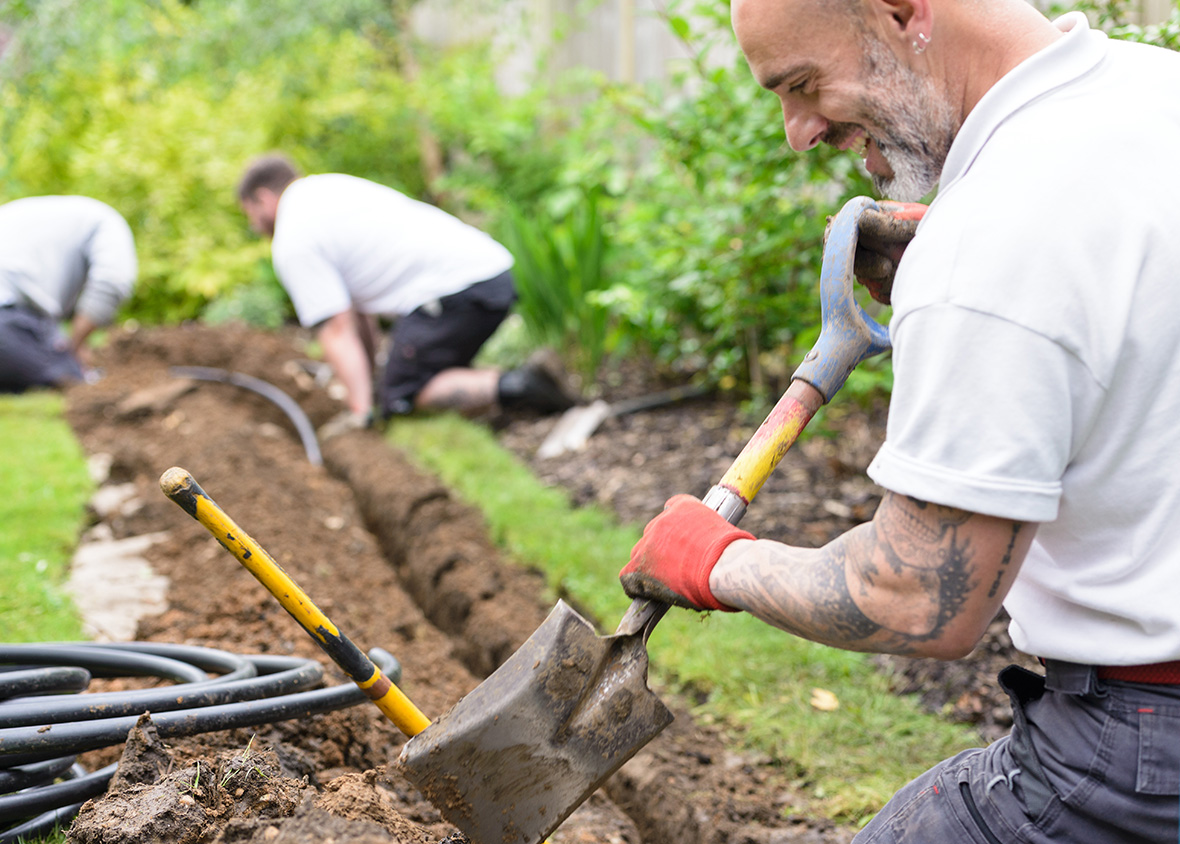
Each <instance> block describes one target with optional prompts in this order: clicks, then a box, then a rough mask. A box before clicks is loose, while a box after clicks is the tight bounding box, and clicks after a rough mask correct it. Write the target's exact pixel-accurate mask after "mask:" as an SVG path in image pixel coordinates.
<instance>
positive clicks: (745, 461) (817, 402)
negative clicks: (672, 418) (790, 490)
mask: <svg viewBox="0 0 1180 844" xmlns="http://www.w3.org/2000/svg"><path fill="white" fill-rule="evenodd" d="M823 401H824V400H823V396H822V395H821V394H820V393H819V392H818V391H817V390H816V389H815V388H814V387H812V386H811V385H810V384H807V383H806V382H804V381H792V382H791V385H790V387H788V388H787V391H786V392H785V393H783V396H782V398H780V399H779V401H778V404H776V405H775V406H774V410H772V411H771V412H770V415H769V416H767V417H766V421H765V422H763V423H762V425H761V426H760V427H759V428H758V430H757V431H755V432H754V436H752V437H751V438H750V441H749V442H747V443H746V447H745V448H743V449H742V452H741V454H739V455H738V456H737V459H736V460H734V461H733V463H732V464H731V465H730V467H729V470H728V471H727V472H726V473H725V475H724V476H723V477H722V478H721V482H720V484H718V485H719V486H722V487H725V488H726V489H729V490H730V491H732V492H734V493H736V494H737V495H738V496H740V497H741V499H742V502H743V503H745V504H749V503H750V502H751V501H752V500H753V498H754V496H755V495H757V494H758V490H760V489H762V485H763V484H764V483H766V480H767V478H769V477H770V475H771V474H772V473H773V472H774V469H775V467H776V466H778V464H779V461H780V460H782V459H783V457H784V456H785V455H786V453H787V451H788V450H789V449H790V448H791V446H792V445H794V444H795V440H797V439H798V438H799V434H800V433H802V431H803V429H804V428H805V427H807V423H808V422H810V421H811V417H812V416H814V415H815V412H816V411H817V410H818V409H819V408H820V406H821V405H822V404H823Z"/></svg>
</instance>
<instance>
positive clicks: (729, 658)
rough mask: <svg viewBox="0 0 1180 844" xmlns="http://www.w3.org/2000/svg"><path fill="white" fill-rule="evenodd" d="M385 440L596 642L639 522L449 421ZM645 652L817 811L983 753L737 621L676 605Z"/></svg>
mask: <svg viewBox="0 0 1180 844" xmlns="http://www.w3.org/2000/svg"><path fill="white" fill-rule="evenodd" d="M388 437H389V438H390V440H391V441H392V442H393V443H395V444H396V445H398V446H401V447H402V448H404V450H405V451H406V452H407V453H408V454H409V455H412V458H413V459H415V460H416V461H418V462H419V463H420V465H422V466H423V467H424V468H426V469H429V470H430V471H433V472H435V473H436V474H438V475H439V476H440V477H441V478H442V479H443V481H444V482H446V483H447V484H448V486H450V487H451V488H452V489H454V490H456V491H457V492H458V493H459V494H460V495H461V496H463V497H464V498H465V499H467V500H468V501H469V502H470V503H472V504H474V505H476V506H477V507H479V508H480V509H481V510H483V511H484V513H485V514H486V517H487V520H488V523H489V525H490V527H491V531H492V535H493V537H494V539H495V540H496V542H497V543H498V544H499V545H500V546H501V547H502V548H503V549H504V550H505V552H506V553H507V554H508V555H509V557H510V558H512V559H514V560H516V561H518V562H520V563H522V564H525V565H530V566H534V567H536V568H538V569H540V570H542V571H544V572H545V574H546V576H547V578H548V582H549V584H550V586H551V588H552V589H553V597H554V598H556V597H557V596H559V595H560V596H562V597H568V598H569V599H570V600H571V602H572V603H574V604H576V605H577V606H578V607H580V608H584V609H585V610H587V611H589V612H590V613H592V614H593V615H594V616H595V617H596V618H597V619H598V621H599V623H600V628H602V629H600V632H601V633H609V632H613V628H614V624H615V623H616V622H617V621H618V619H619V618H621V616H622V614H623V612H624V611H625V610H626V608H627V605H628V604H629V599H628V598H627V597H626V595H624V594H623V591H622V588H621V587H620V586H619V583H618V571H619V569H620V568H621V567H622V566H623V565H624V564H625V563H626V561H627V559H628V558H629V556H630V550H631V546H632V545H634V543H635V542H636V540H637V539H638V538H639V535H640V533H641V530H642V526H641V525H633V524H632V525H628V524H619V523H618V522H617V520H616V519H615V518H614V517H613V514H608V513H607V512H606V511H604V510H601V509H599V508H596V507H585V508H578V509H573V508H571V507H570V505H569V502H568V498H567V497H566V495H565V494H564V492H563V491H561V490H557V489H553V488H547V487H544V486H542V485H541V484H540V482H539V481H537V479H536V478H535V477H534V476H533V475H532V473H531V472H530V471H529V470H528V468H527V467H526V466H525V465H524V464H523V463H521V462H520V461H519V460H517V459H516V457H515V456H514V455H512V454H511V453H509V452H507V451H506V450H504V449H503V448H501V447H500V446H499V444H498V443H497V442H496V440H495V438H494V436H493V435H492V434H491V432H489V431H488V430H487V429H486V428H484V427H482V426H479V425H476V424H473V423H470V422H467V421H465V420H462V419H460V418H458V417H456V416H439V417H433V418H422V419H415V418H409V419H398V420H397V421H396V423H394V424H392V425H391V426H390V429H389V432H388ZM674 492H676V490H669V494H672V493H674ZM649 652H650V654H651V666H652V667H651V673H652V677H653V680H654V682H655V683H656V684H659V685H663V686H666V687H669V688H672V689H675V690H678V691H681V692H685V693H686V697H687V698H688V699H691V700H703V701H704V702H703V703H700V704H699V705H698V706H697V707H696V714H697V716H698V717H700V718H702V719H704V720H706V721H709V720H711V721H714V722H720V723H724V724H726V725H727V726H729V727H730V728H732V729H733V731H734V734H735V736H736V737H737V738H736V740H737V741H738V742H739V743H740V744H741V745H742V746H744V747H745V748H747V749H752V750H756V751H760V752H764V753H767V754H769V755H770V756H771V757H772V758H774V759H776V760H780V762H781V764H782V765H783V766H784V767H785V769H786V770H787V772H788V773H789V774H791V776H792V777H793V779H794V780H795V781H796V782H797V783H799V784H800V785H803V786H805V787H806V789H807V791H808V793H809V794H811V795H813V797H814V798H815V801H814V805H813V806H812V807H811V810H812V811H813V812H816V813H820V814H823V815H827V816H832V817H836V818H839V819H842V820H850V821H858V820H864V819H867V818H868V817H869V816H871V815H872V813H873V812H875V811H876V810H877V809H879V808H880V806H881V805H882V804H883V803H884V801H885V800H887V799H888V798H889V797H890V796H891V795H892V794H893V792H894V791H895V790H896V789H897V788H899V787H900V786H901V785H903V784H904V783H905V782H907V781H908V780H909V779H911V778H912V777H914V776H915V775H917V774H918V773H920V772H922V771H923V770H925V769H926V768H928V767H929V766H930V765H932V764H933V763H935V762H937V761H939V760H940V759H943V758H945V757H947V756H950V755H952V754H954V753H956V752H958V751H959V750H962V749H964V748H966V747H971V746H974V745H977V744H978V743H979V738H978V736H977V735H976V734H975V732H974V731H972V730H970V729H967V728H964V727H962V726H957V725H952V724H949V723H947V722H945V721H942V720H940V719H938V718H936V717H934V716H931V715H927V714H925V713H923V712H922V711H921V710H920V709H919V707H918V706H917V704H916V702H915V701H914V700H913V699H911V698H900V697H898V696H896V695H894V694H893V693H892V692H890V690H889V684H888V680H887V679H886V678H885V677H884V676H882V675H881V674H880V673H879V672H878V671H876V670H874V669H873V668H872V666H871V665H870V664H869V660H868V657H866V656H865V655H863V654H856V653H851V652H847V651H840V650H835V649H833V648H828V647H824V646H822V645H816V644H812V643H810V642H806V641H803V640H801V639H798V638H796V637H793V636H790V635H788V634H786V633H783V632H781V631H779V630H776V629H774V628H771V627H769V626H767V625H765V624H763V623H761V622H759V621H758V620H757V619H755V618H753V617H752V616H750V615H747V614H744V613H742V614H729V613H712V614H709V615H704V616H702V615H700V614H697V613H691V612H685V611H681V610H677V609H673V610H672V611H671V612H669V613H668V615H667V616H666V617H665V619H664V620H663V621H662V622H660V625H659V627H658V628H656V630H655V633H654V634H653V635H652V638H651V641H650V644H649ZM816 689H822V690H824V691H826V692H830V693H831V694H832V695H834V696H835V700H837V701H838V702H839V706H838V708H837V709H835V710H832V711H826V710H823V709H820V708H817V707H815V706H812V704H811V699H812V696H813V694H814V691H815V690H816ZM792 808H793V810H795V811H798V810H799V807H792Z"/></svg>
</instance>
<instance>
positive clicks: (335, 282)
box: [272, 241, 352, 326]
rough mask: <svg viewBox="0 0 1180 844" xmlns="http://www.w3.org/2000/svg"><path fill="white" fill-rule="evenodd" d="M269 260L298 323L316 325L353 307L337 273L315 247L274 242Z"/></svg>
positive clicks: (350, 298)
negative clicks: (293, 309) (288, 297)
mask: <svg viewBox="0 0 1180 844" xmlns="http://www.w3.org/2000/svg"><path fill="white" fill-rule="evenodd" d="M272 260H273V261H274V265H275V274H276V275H278V277H279V281H280V282H282V285H283V287H284V288H285V289H286V291H287V295H288V296H290V297H291V303H292V304H293V305H294V306H295V314H296V316H298V317H299V324H300V325H304V326H313V325H319V324H320V323H321V322H323V321H324V320H326V319H328V318H329V317H334V316H336V314H342V313H344V312H345V311H347V310H349V309H350V308H352V297H351V296H350V295H349V293H348V288H347V287H346V286H345V284H344V279H343V278H342V277H341V276H340V272H339V271H338V270H337V269H336V268H335V267H334V266H332V264H331V262H329V261H328V260H327V259H326V258H325V257H324V256H323V255H322V254H320V252H319V251H318V250H317V249H315V248H312V247H310V246H305V245H302V244H300V245H295V244H291V245H287V244H286V243H283V244H280V243H279V242H277V241H276V242H275V244H274V249H273V253H272Z"/></svg>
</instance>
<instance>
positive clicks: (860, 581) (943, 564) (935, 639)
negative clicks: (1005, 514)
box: [710, 493, 1035, 658]
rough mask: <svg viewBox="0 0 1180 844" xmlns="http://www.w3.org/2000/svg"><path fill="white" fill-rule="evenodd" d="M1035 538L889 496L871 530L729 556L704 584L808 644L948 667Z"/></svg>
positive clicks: (1024, 530) (1009, 526)
mask: <svg viewBox="0 0 1180 844" xmlns="http://www.w3.org/2000/svg"><path fill="white" fill-rule="evenodd" d="M1034 533H1035V526H1031V527H1030V526H1029V525H1027V524H1024V523H1013V522H1012V521H1010V520H1008V521H1005V520H1002V519H997V518H993V517H990V516H983V515H979V514H972V513H967V512H965V511H962V510H957V509H954V508H950V507H941V506H938V505H933V504H927V503H924V502H921V501H916V500H913V499H906V498H905V497H903V496H899V495H894V494H892V493H890V494H887V495H886V496H885V498H884V499H883V500H882V503H881V506H880V508H879V509H878V511H877V514H876V516H875V517H874V518H873V521H871V522H868V523H866V524H863V525H860V526H858V527H856V528H853V529H852V530H850V531H848V532H847V533H845V534H843V535H842V536H839V537H837V538H836V539H835V540H833V541H832V542H830V543H829V544H828V545H826V546H824V547H823V548H817V549H804V548H795V547H791V546H787V545H782V544H779V543H775V542H755V543H749V547H748V548H746V549H745V550H742V551H740V552H738V553H735V554H734V555H732V556H731V555H729V553H728V552H727V554H726V555H723V557H722V561H721V563H719V565H718V567H717V568H716V569H714V572H713V575H712V577H711V579H710V584H711V586H712V587H713V589H714V594H716V595H717V597H718V599H719V600H721V601H722V602H724V603H728V604H730V605H731V606H737V607H741V608H743V609H746V610H748V611H749V612H752V613H754V614H755V615H757V616H758V617H759V618H762V619H763V620H764V621H767V622H769V623H770V624H774V625H775V626H777V627H781V628H783V629H784V630H788V631H790V632H792V633H795V634H797V635H800V636H804V637H806V638H809V639H813V640H815V641H820V642H824V643H826V644H830V645H836V646H839V647H844V648H849V649H852V650H868V651H883V652H889V653H901V654H911V655H930V656H939V657H941V658H950V657H953V656H957V655H962V654H964V653H966V652H968V651H969V650H970V649H971V647H973V646H974V644H975V643H976V642H977V641H978V637H979V636H980V635H981V634H982V632H983V630H984V629H986V627H987V624H988V623H989V622H990V621H991V619H992V618H993V617H994V616H995V613H996V611H997V610H998V609H999V602H1000V600H1002V599H1003V595H1004V593H1005V592H1006V591H1007V588H1008V587H1009V586H1010V585H1011V581H1012V579H1014V578H1015V576H1016V573H1017V571H1019V568H1020V564H1021V562H1022V561H1023V559H1024V555H1025V553H1026V552H1027V550H1028V545H1029V543H1030V542H1031V541H1032V536H1033V534H1034ZM989 586H990V589H989Z"/></svg>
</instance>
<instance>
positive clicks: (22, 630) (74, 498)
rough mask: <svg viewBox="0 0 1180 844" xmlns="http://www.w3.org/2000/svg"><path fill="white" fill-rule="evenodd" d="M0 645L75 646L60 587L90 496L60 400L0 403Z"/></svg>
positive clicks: (32, 397) (74, 627)
mask: <svg viewBox="0 0 1180 844" xmlns="http://www.w3.org/2000/svg"><path fill="white" fill-rule="evenodd" d="M0 443H3V444H4V445H3V448H4V454H3V457H2V458H0V630H2V633H0V637H2V638H3V640H4V641H6V642H39V641H63V640H68V639H80V638H82V627H81V623H80V622H79V620H78V616H77V613H76V612H75V610H74V606H73V603H72V602H71V601H70V599H69V598H68V597H67V596H66V595H65V594H63V592H62V584H63V582H64V580H65V578H66V575H67V573H68V568H69V562H70V555H71V554H72V552H73V549H74V546H75V545H76V544H77V540H78V532H79V530H80V529H81V527H82V525H83V522H84V519H85V504H86V500H87V498H88V497H89V496H90V493H91V491H92V489H93V484H92V483H91V481H90V477H89V474H88V473H87V471H86V460H85V456H84V455H83V453H82V449H81V448H80V446H79V445H78V443H77V441H76V440H75V439H74V435H73V433H72V432H71V431H70V428H69V426H68V425H67V424H66V423H65V421H64V420H63V419H62V399H61V396H59V395H56V394H53V393H30V394H26V395H21V396H0Z"/></svg>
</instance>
